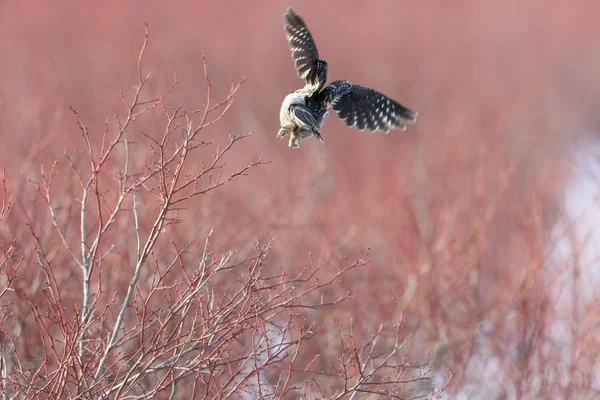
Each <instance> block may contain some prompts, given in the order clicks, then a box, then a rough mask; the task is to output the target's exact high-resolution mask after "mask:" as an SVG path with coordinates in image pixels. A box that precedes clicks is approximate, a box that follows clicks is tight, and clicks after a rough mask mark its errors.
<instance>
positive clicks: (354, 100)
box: [325, 81, 418, 133]
mask: <svg viewBox="0 0 600 400" xmlns="http://www.w3.org/2000/svg"><path fill="white" fill-rule="evenodd" d="M339 82H342V83H346V85H348V86H347V88H345V90H344V91H343V92H342V93H341V94H338V95H337V96H335V97H334V99H333V101H332V103H331V106H332V107H333V109H334V110H335V111H336V113H337V116H338V117H339V118H341V119H343V120H344V123H345V124H346V125H348V126H353V127H355V128H357V129H360V130H365V129H366V130H369V131H380V132H383V133H388V132H389V131H390V129H400V130H405V129H406V125H407V124H410V123H414V122H415V121H416V119H417V114H418V113H417V112H416V111H412V110H410V109H408V108H406V107H404V106H403V105H401V104H400V103H398V102H396V101H394V100H392V99H390V98H389V97H387V96H385V95H383V94H381V93H379V92H377V91H376V90H374V89H371V88H368V87H365V86H361V85H355V84H349V83H348V82H347V81H336V82H332V84H331V85H329V86H328V87H327V88H329V87H330V86H332V85H336V84H337V86H336V88H337V90H338V91H339V90H340V87H341V86H340V83H339ZM327 88H326V89H325V92H326V91H327Z"/></svg>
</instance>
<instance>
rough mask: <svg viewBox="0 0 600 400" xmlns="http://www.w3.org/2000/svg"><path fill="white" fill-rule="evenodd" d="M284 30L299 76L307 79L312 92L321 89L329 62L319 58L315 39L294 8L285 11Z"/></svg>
mask: <svg viewBox="0 0 600 400" xmlns="http://www.w3.org/2000/svg"><path fill="white" fill-rule="evenodd" d="M284 17H285V25H284V31H285V35H286V37H287V40H288V43H289V45H290V49H291V50H292V59H293V60H294V64H295V67H296V72H297V73H298V76H299V77H300V78H302V79H304V80H305V81H306V85H307V86H309V87H310V90H311V92H316V91H319V90H321V88H322V87H323V85H324V84H325V82H326V81H327V62H326V61H325V60H319V52H318V51H317V46H316V44H315V41H314V40H313V38H312V35H311V34H310V31H309V30H308V28H307V27H306V24H305V23H304V20H303V19H302V18H301V17H300V16H299V15H298V14H296V13H294V11H293V10H292V8H291V7H290V8H288V9H287V11H286V12H285V16H284Z"/></svg>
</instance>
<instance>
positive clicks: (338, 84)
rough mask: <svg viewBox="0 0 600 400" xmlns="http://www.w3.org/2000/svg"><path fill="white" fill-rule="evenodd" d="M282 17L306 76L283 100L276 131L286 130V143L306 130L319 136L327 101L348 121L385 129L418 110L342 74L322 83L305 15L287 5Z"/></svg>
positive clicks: (321, 63) (402, 125)
mask: <svg viewBox="0 0 600 400" xmlns="http://www.w3.org/2000/svg"><path fill="white" fill-rule="evenodd" d="M284 17H285V25H284V30H285V34H286V36H287V40H288V43H289V45H290V49H291V50H292V59H293V60H294V64H295V66H296V72H297V73H298V76H299V77H300V78H302V79H304V80H305V81H306V85H305V86H304V87H303V88H302V89H298V90H296V91H295V92H293V93H290V94H288V95H287V96H286V97H285V99H284V100H283V103H282V104H281V111H280V113H279V120H280V124H281V128H280V129H279V133H278V134H277V137H278V138H280V139H283V138H285V137H286V136H287V135H290V142H289V146H290V148H292V149H296V148H298V147H299V146H300V142H301V141H302V140H303V139H306V138H308V137H310V136H314V137H316V138H317V139H319V140H320V141H321V142H323V137H322V136H321V127H322V126H323V122H324V121H325V118H327V115H328V114H329V108H330V107H333V109H334V110H335V112H336V113H337V116H338V117H339V118H341V119H343V120H344V122H345V123H346V125H348V126H353V127H355V128H358V129H360V130H365V129H367V130H369V131H380V132H383V133H388V132H389V131H390V129H400V130H406V125H407V124H410V123H414V122H415V121H416V119H417V114H418V113H417V112H416V111H412V110H410V109H408V108H406V107H404V106H403V105H401V104H400V103H398V102H396V101H394V100H392V99H390V98H389V97H387V96H385V95H383V94H381V93H379V92H377V91H375V90H373V89H371V88H368V87H365V86H361V85H357V84H353V83H350V82H348V81H342V80H339V81H334V82H331V83H330V84H329V85H327V86H325V82H326V81H327V62H326V61H325V60H321V59H319V53H318V51H317V46H316V45H315V42H314V40H313V38H312V35H311V34H310V32H309V30H308V28H307V27H306V24H305V23H304V20H303V19H302V18H301V17H300V16H299V15H298V14H296V13H294V11H292V9H291V7H290V8H288V9H287V11H286V12H285V16H284ZM324 86H325V87H324Z"/></svg>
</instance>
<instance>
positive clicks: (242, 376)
mask: <svg viewBox="0 0 600 400" xmlns="http://www.w3.org/2000/svg"><path fill="white" fill-rule="evenodd" d="M147 45H148V29H147V28H146V35H145V39H144V44H143V46H142V50H141V52H140V55H139V59H138V67H137V79H138V82H137V85H136V86H135V88H134V90H133V94H132V95H131V98H130V99H129V100H128V97H129V96H127V95H125V94H122V95H121V99H122V101H123V105H124V108H125V114H124V115H125V116H124V117H120V116H115V117H114V118H112V119H109V120H107V121H106V123H105V124H104V130H103V131H102V132H101V134H100V135H96V134H95V132H92V130H91V129H90V128H89V127H88V124H86V122H85V118H84V117H82V116H81V115H80V113H79V112H78V111H77V110H76V107H71V111H72V114H73V116H74V119H75V122H76V124H77V126H78V128H79V134H80V137H81V140H82V142H83V144H84V146H85V147H84V152H83V161H82V160H81V159H80V155H79V154H77V153H70V152H65V155H64V161H63V162H55V163H53V164H52V166H51V167H50V168H43V167H42V168H41V170H40V179H39V180H32V182H33V184H34V185H36V187H37V190H38V192H39V194H40V197H41V198H42V199H43V201H44V203H45V207H46V210H47V215H46V218H48V219H49V220H50V221H51V224H52V227H53V232H52V233H51V234H52V235H49V233H48V232H40V231H39V230H36V229H35V228H34V226H32V225H29V229H30V237H31V239H32V248H33V253H32V254H34V257H33V258H30V259H28V261H30V263H29V264H27V266H28V268H37V271H39V272H41V276H42V279H41V282H40V284H39V285H37V286H36V287H35V289H34V290H31V289H30V288H29V287H26V286H25V285H23V283H24V281H23V279H22V277H19V275H18V274H17V272H18V271H19V270H20V269H22V268H23V266H22V265H23V264H24V263H23V260H24V258H25V253H24V252H23V251H22V250H21V251H19V250H18V249H17V248H16V247H15V246H13V245H8V248H7V249H6V250H4V249H3V250H2V253H1V254H0V273H1V277H2V281H0V299H2V300H3V301H4V299H5V298H6V299H8V298H9V296H8V295H7V294H10V301H18V302H20V303H21V304H24V305H25V306H26V308H27V310H28V311H29V315H28V316H21V317H20V319H19V321H20V322H19V323H21V324H22V328H23V330H27V331H28V332H27V334H28V335H34V336H35V337H36V339H35V340H33V343H35V347H34V348H30V349H27V348H26V346H24V345H23V344H21V341H22V337H21V333H19V332H17V331H16V330H15V331H13V332H12V333H11V332H8V331H2V332H1V335H0V347H1V350H2V354H1V359H0V363H1V364H0V367H1V368H0V369H1V372H2V376H1V379H2V380H1V385H2V389H3V392H2V393H3V395H2V396H3V398H7V399H8V398H17V399H18V398H36V399H44V398H48V399H50V398H52V399H54V398H69V399H78V398H82V399H96V398H115V399H116V398H119V399H121V398H182V397H189V398H236V397H237V398H257V397H261V398H281V397H286V396H288V397H290V398H292V397H293V398H298V397H304V398H312V397H311V396H313V395H312V394H310V393H319V395H320V396H321V397H328V398H333V399H341V398H356V396H358V395H361V394H366V393H370V394H373V395H387V396H390V397H393V398H402V397H401V396H402V395H403V393H414V391H413V389H411V386H410V385H411V384H413V383H418V382H419V381H420V380H424V379H427V377H426V376H425V374H426V373H427V371H426V370H423V371H421V372H419V374H418V376H416V377H415V376H413V375H412V374H407V371H410V370H411V368H412V367H408V364H407V363H406V362H405V361H402V360H403V357H404V356H403V354H402V343H403V338H402V335H401V334H400V331H399V330H396V331H395V332H389V333H388V332H385V331H384V327H383V326H381V327H380V328H379V330H378V331H377V332H376V333H375V335H374V336H373V337H371V338H369V339H368V340H366V341H364V342H362V343H359V342H358V341H357V340H355V338H354V335H353V333H352V328H351V331H350V335H349V336H346V335H344V334H342V328H339V331H338V332H339V341H340V354H339V357H340V358H339V365H335V366H331V370H328V371H326V373H325V374H324V377H323V379H321V374H322V373H323V372H322V371H318V370H314V369H312V368H311V367H312V365H313V361H314V360H315V359H316V357H317V356H316V355H312V356H311V355H310V354H308V355H305V356H304V357H299V355H300V354H301V353H302V351H303V349H304V347H305V343H307V342H309V341H311V340H313V339H314V337H315V336H316V335H317V334H319V333H321V332H322V331H323V329H327V328H325V327H322V326H317V325H316V323H314V322H310V319H309V317H308V314H310V313H309V312H307V311H310V312H313V311H314V310H319V309H321V308H324V307H335V306H336V305H338V304H340V303H341V302H343V301H344V300H346V299H347V298H348V297H349V296H350V295H351V294H350V293H346V294H343V295H333V296H332V295H331V294H330V293H328V289H329V288H330V287H331V286H334V285H336V284H337V282H338V281H339V279H340V278H341V277H342V276H345V275H348V274H351V273H352V272H353V271H354V270H356V269H361V268H365V267H366V266H367V265H368V264H369V262H370V260H369V259H368V252H367V253H366V254H365V255H364V256H363V257H361V258H360V259H358V260H356V261H355V262H350V263H347V262H344V263H341V264H340V265H338V266H337V268H336V269H333V270H331V272H323V271H321V269H322V266H320V265H313V263H312V262H311V261H310V259H309V260H308V261H307V262H306V266H305V267H304V268H303V269H302V270H301V271H300V273H298V274H296V275H294V276H290V275H289V274H288V273H286V272H277V268H276V266H273V265H270V264H269V262H268V252H269V249H270V247H271V242H270V241H266V242H257V243H256V244H255V246H254V247H253V248H252V250H251V251H245V252H240V253H238V252H236V251H233V250H232V251H225V252H222V253H220V252H216V251H215V250H213V246H212V240H213V232H214V229H209V230H208V232H205V235H204V237H203V239H202V240H196V239H195V238H188V239H187V240H186V241H185V242H183V243H182V242H181V240H178V239H176V237H175V236H176V235H174V234H173V231H174V230H175V229H176V227H177V225H178V224H185V223H186V220H185V211H186V210H185V208H184V207H185V203H186V201H188V200H190V199H191V198H193V197H196V196H202V195H205V194H208V193H209V192H211V191H214V190H216V189H217V188H219V187H221V186H223V185H225V184H227V183H228V182H230V181H232V180H234V179H237V178H239V177H242V176H244V175H246V174H248V173H249V172H250V171H251V170H252V169H253V168H255V167H257V166H259V165H263V164H266V162H264V161H263V160H262V158H260V157H258V158H256V159H250V161H245V162H244V164H243V165H242V166H240V167H239V168H236V169H232V170H230V169H228V168H227V167H226V163H225V160H226V159H227V157H228V155H229V154H230V151H231V149H233V148H235V147H237V146H238V145H239V143H240V142H242V141H244V140H246V139H247V138H248V137H249V136H250V134H239V135H231V136H230V137H229V139H228V140H227V141H226V142H225V143H222V144H219V143H218V140H216V141H215V140H210V139H208V138H207V135H206V131H207V128H208V127H210V126H212V125H214V124H217V123H218V122H219V121H220V120H221V119H222V118H223V117H224V116H225V115H226V113H227V111H228V110H229V108H230V107H231V105H232V103H233V101H234V99H235V95H236V93H237V91H238V89H239V88H240V85H241V84H242V82H243V81H242V82H239V83H237V84H235V83H233V82H232V83H231V87H230V90H229V93H228V94H227V96H226V97H225V98H224V99H223V100H222V101H220V102H217V103H215V104H213V102H212V95H211V81H210V79H209V76H208V72H207V65H206V61H205V58H204V52H203V54H202V56H203V57H202V61H203V67H204V78H205V81H206V85H207V86H206V87H207V89H206V104H205V106H204V107H202V108H201V109H198V110H195V111H191V112H188V111H186V109H185V108H184V107H183V106H177V107H175V108H169V107H168V106H166V105H165V99H167V98H168V96H169V94H170V93H171V92H172V90H173V89H174V87H175V85H176V83H177V79H176V78H175V79H174V81H173V83H172V84H171V85H170V86H169V87H168V88H166V89H165V90H164V91H163V92H162V93H160V94H159V95H155V96H152V95H151V94H149V92H151V90H150V89H149V88H148V86H149V75H145V74H144V71H143V61H144V55H145V53H146V48H147ZM157 119H158V120H159V121H162V129H161V130H160V132H158V131H156V128H155V127H156V124H157V123H155V121H156V120H157ZM144 124H146V125H144ZM144 126H149V128H147V129H148V130H147V129H142V127H144ZM144 149H145V150H144ZM207 157H208V160H209V161H199V162H198V161H197V160H198V159H206V158H207ZM192 160H193V161H192ZM69 182H74V183H75V185H74V186H75V187H76V188H77V189H76V190H75V192H74V193H73V194H72V195H71V194H70V193H65V191H64V188H65V187H68V183H69ZM3 183H4V182H3ZM0 204H1V206H0V220H2V218H4V216H5V215H6V214H7V212H8V210H9V209H10V206H11V201H10V200H9V199H8V197H7V195H6V191H5V192H4V196H3V198H2V202H1V203H0ZM49 236H50V238H49ZM51 236H56V237H57V238H58V242H57V241H54V242H53V241H52V238H51ZM2 245H3V246H4V245H5V244H4V243H3V244H2ZM242 253H243V254H242ZM330 268H331V267H329V269H330ZM65 271H68V273H67V274H66V275H65ZM65 276H67V277H69V278H65ZM323 276H326V277H327V278H326V279H323ZM123 281H125V282H126V284H120V282H123ZM120 289H121V290H120ZM73 292H75V293H77V295H75V296H74V295H73V294H72V293H73ZM75 298H77V299H78V302H75V300H74V299H75ZM10 317H11V314H10V302H6V303H2V306H1V308H0V326H2V323H3V322H5V321H6V320H7V319H8V318H10ZM390 338H391V339H390ZM384 339H385V340H384ZM388 339H390V340H391V341H390V340H388ZM30 343H31V342H30ZM301 359H303V360H304V359H308V360H310V361H309V362H308V363H304V364H301V361H300V360H301ZM336 387H342V388H343V389H340V390H337V389H335V388H336Z"/></svg>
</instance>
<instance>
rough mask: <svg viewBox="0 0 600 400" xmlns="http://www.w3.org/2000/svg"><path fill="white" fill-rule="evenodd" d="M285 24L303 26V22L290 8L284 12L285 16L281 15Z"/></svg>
mask: <svg viewBox="0 0 600 400" xmlns="http://www.w3.org/2000/svg"><path fill="white" fill-rule="evenodd" d="M283 16H284V19H285V22H286V23H288V24H289V25H296V24H299V23H300V24H303V23H304V22H303V20H302V18H301V17H300V16H299V15H298V14H296V13H295V12H294V10H292V7H288V8H287V10H285V14H284V15H283Z"/></svg>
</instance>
